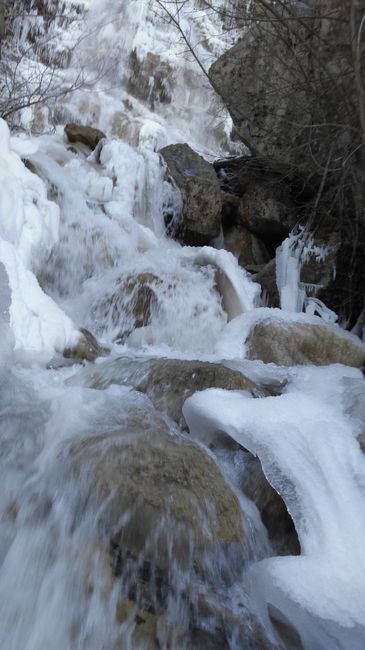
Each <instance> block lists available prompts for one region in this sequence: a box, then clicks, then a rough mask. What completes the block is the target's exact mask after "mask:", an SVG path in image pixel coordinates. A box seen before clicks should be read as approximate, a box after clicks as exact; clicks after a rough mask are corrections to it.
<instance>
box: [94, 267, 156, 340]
mask: <svg viewBox="0 0 365 650" xmlns="http://www.w3.org/2000/svg"><path fill="white" fill-rule="evenodd" d="M160 284H161V280H160V278H158V277H157V276H156V275H154V274H153V273H138V274H136V275H132V274H131V275H126V276H124V277H121V278H120V280H119V281H118V282H117V290H116V291H114V292H113V293H112V294H111V295H107V296H106V297H105V298H104V299H103V300H102V301H101V302H99V303H95V304H93V305H92V306H91V312H92V314H93V316H94V318H95V319H100V318H102V319H103V320H104V321H105V322H106V323H108V325H109V327H110V328H113V330H114V332H115V334H114V338H115V339H116V340H117V341H118V342H120V343H121V342H124V341H125V339H126V338H127V337H128V335H129V334H130V333H131V332H133V331H134V330H135V329H139V328H141V327H145V326H146V325H148V324H149V322H150V320H151V316H152V312H153V308H154V307H155V306H156V304H157V297H156V287H158V286H159V285H160Z"/></svg>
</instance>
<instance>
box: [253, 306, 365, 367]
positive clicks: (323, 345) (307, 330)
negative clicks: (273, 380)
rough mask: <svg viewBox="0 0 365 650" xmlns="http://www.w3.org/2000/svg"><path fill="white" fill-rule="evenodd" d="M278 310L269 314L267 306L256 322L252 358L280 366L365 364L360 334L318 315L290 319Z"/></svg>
mask: <svg viewBox="0 0 365 650" xmlns="http://www.w3.org/2000/svg"><path fill="white" fill-rule="evenodd" d="M275 311H276V310H275ZM275 311H274V310H273V314H272V315H267V310H265V312H266V314H265V315H263V317H262V318H260V319H259V320H257V321H256V322H255V323H254V324H253V326H252V328H251V331H250V332H249V335H248V337H247V339H246V345H247V351H248V357H249V358H250V359H260V360H261V361H264V363H276V364H278V365H280V366H295V365H307V364H314V365H317V366H323V365H328V364H332V363H342V364H344V365H348V366H354V367H357V368H360V367H362V366H364V365H365V345H364V344H363V343H362V342H361V341H360V339H358V338H357V337H356V336H353V335H351V334H349V333H348V332H346V331H345V330H342V329H341V328H340V327H339V326H337V325H326V324H325V323H324V322H323V321H322V320H321V319H320V318H317V317H315V316H313V317H308V316H306V314H295V318H292V319H291V320H288V321H286V320H284V317H283V315H281V316H280V312H278V311H276V313H275Z"/></svg>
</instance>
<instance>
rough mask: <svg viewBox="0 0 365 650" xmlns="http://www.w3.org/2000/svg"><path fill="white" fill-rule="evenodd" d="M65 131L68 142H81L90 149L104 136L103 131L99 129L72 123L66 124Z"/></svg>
mask: <svg viewBox="0 0 365 650" xmlns="http://www.w3.org/2000/svg"><path fill="white" fill-rule="evenodd" d="M65 133H66V136H67V138H68V141H69V142H82V144H85V145H86V146H88V147H90V149H95V147H96V146H97V145H98V144H99V142H100V140H103V139H104V138H106V135H105V133H103V132H102V131H99V129H94V128H93V127H91V126H82V125H81V124H74V123H70V124H66V126H65Z"/></svg>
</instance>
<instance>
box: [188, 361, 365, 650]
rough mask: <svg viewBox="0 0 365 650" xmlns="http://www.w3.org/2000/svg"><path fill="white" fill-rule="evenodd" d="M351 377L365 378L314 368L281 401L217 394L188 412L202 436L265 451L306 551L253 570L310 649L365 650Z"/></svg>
mask: <svg viewBox="0 0 365 650" xmlns="http://www.w3.org/2000/svg"><path fill="white" fill-rule="evenodd" d="M349 379H352V380H357V381H363V379H362V375H361V372H360V371H358V370H354V369H350V368H345V367H343V366H329V367H326V368H309V367H307V368H303V369H300V370H299V369H298V370H296V372H295V373H294V378H293V380H292V382H291V383H290V384H289V385H288V387H287V389H286V393H285V394H284V395H281V396H280V397H268V398H263V399H260V400H255V399H252V398H250V397H249V396H248V395H247V394H245V393H239V392H227V391H223V390H214V389H212V390H209V391H205V392H203V393H197V394H195V395H194V396H192V397H191V398H190V399H188V400H187V402H186V403H185V405H184V409H183V413H184V417H185V419H186V421H187V423H188V426H189V428H190V430H191V431H193V432H194V433H195V434H196V435H200V436H202V437H203V438H204V439H205V440H206V441H209V438H210V436H211V435H212V434H214V432H215V431H225V432H226V433H228V434H229V435H230V436H231V437H232V438H233V439H234V440H236V441H237V442H239V443H240V444H242V445H244V446H245V447H246V448H248V449H249V450H250V451H252V453H254V454H257V455H258V456H259V458H260V460H261V462H262V465H263V468H264V471H265V474H266V475H267V477H268V479H269V481H270V483H271V484H272V485H273V486H274V487H275V489H276V490H277V491H278V492H279V493H280V494H281V495H282V496H283V498H284V500H285V502H286V504H287V507H288V510H289V512H290V513H291V515H292V517H293V519H294V522H295V526H296V529H297V532H298V536H299V539H300V544H301V548H302V555H301V556H300V557H298V558H272V559H269V560H265V561H264V562H262V563H260V564H258V565H257V566H256V567H254V568H253V571H254V574H255V580H256V584H257V585H258V588H259V589H261V590H262V591H263V593H265V594H266V598H267V599H268V602H269V603H271V604H272V605H274V606H275V607H277V608H278V609H279V610H281V611H283V612H284V615H285V616H286V617H288V615H289V616H290V618H291V622H292V623H293V624H294V625H295V627H296V628H297V629H298V630H299V631H300V633H301V634H302V639H303V640H304V641H305V647H308V648H314V647H315V648H317V647H318V648H323V649H324V648H326V647H336V648H337V647H338V648H343V650H345V649H347V648H350V647H351V648H361V647H362V645H361V643H362V642H363V639H364V634H365V627H364V620H365V550H364V549H365V512H364V508H363V502H364V497H365V457H364V456H363V454H362V453H361V451H360V448H359V444H358V442H357V441H356V439H354V436H353V434H354V427H355V426H356V422H355V419H354V420H352V419H351V416H350V415H349V413H345V411H346V403H344V398H343V395H344V385H345V383H346V381H348V380H349ZM345 401H346V400H345ZM333 638H335V639H336V642H335V643H336V645H335V646H331V643H332V641H331V639H332V640H333ZM326 639H327V640H326ZM326 643H327V645H326ZM328 644H329V645H328Z"/></svg>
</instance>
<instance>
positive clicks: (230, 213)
mask: <svg viewBox="0 0 365 650" xmlns="http://www.w3.org/2000/svg"><path fill="white" fill-rule="evenodd" d="M222 204H223V205H222V226H223V227H225V226H226V227H230V226H233V225H234V224H236V223H237V215H238V207H239V204H240V197H239V196H237V195H236V194H228V192H222Z"/></svg>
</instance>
